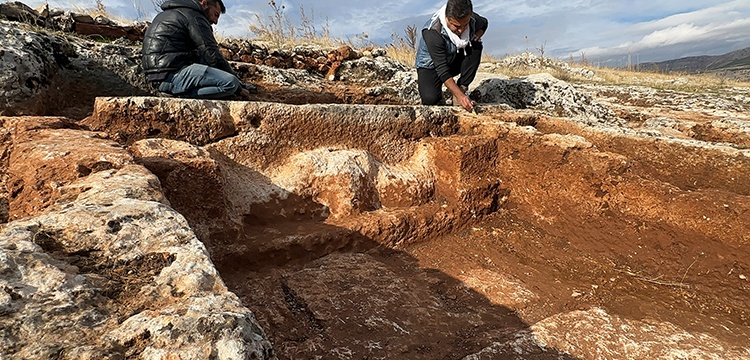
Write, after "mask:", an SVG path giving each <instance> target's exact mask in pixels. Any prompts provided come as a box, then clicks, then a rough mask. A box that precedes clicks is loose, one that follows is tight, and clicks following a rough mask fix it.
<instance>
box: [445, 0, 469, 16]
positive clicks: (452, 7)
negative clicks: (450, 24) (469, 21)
mask: <svg viewBox="0 0 750 360" xmlns="http://www.w3.org/2000/svg"><path fill="white" fill-rule="evenodd" d="M472 13H474V10H473V7H472V5H471V0H448V5H446V6H445V17H449V18H452V19H463V18H465V17H467V16H471V14H472Z"/></svg>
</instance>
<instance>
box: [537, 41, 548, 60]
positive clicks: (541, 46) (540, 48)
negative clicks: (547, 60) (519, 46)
mask: <svg viewBox="0 0 750 360" xmlns="http://www.w3.org/2000/svg"><path fill="white" fill-rule="evenodd" d="M546 46H547V40H544V43H543V44H542V45H540V46H539V47H538V48H536V49H537V51H539V56H540V57H541V58H542V59H544V48H545V47H546Z"/></svg>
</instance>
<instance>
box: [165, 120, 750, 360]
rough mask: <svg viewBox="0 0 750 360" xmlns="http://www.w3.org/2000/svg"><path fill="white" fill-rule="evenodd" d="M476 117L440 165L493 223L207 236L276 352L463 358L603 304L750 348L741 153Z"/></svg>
mask: <svg viewBox="0 0 750 360" xmlns="http://www.w3.org/2000/svg"><path fill="white" fill-rule="evenodd" d="M686 116H690V114H687V115H686ZM462 117H463V119H462V121H461V123H462V129H463V130H462V132H461V133H459V134H458V135H455V136H452V137H449V138H445V139H444V140H437V141H444V142H445V144H446V148H449V147H450V146H455V147H456V149H461V150H459V151H458V154H459V155H457V156H453V157H451V154H450V153H445V154H442V155H441V156H440V157H439V158H440V159H443V161H445V162H446V164H442V165H439V166H442V167H444V168H446V169H450V170H446V171H455V174H454V176H456V177H457V178H461V181H462V183H463V186H464V187H466V188H473V189H484V190H477V191H479V193H480V194H478V195H476V196H475V199H487V198H488V196H489V195H490V193H494V194H495V195H496V200H498V199H499V201H501V203H500V204H498V205H499V206H489V207H484V208H483V209H484V211H485V214H478V215H479V216H471V215H470V212H467V211H466V210H465V209H461V205H459V203H460V201H457V199H455V198H451V196H449V195H445V194H443V195H445V196H442V197H441V196H436V197H435V198H434V199H433V200H432V201H431V203H429V204H426V205H422V206H419V207H412V208H403V209H390V210H388V211H376V212H373V213H367V214H361V215H356V216H352V217H348V218H339V219H325V218H310V219H307V220H302V219H297V220H283V221H280V220H278V219H276V220H274V219H272V218H271V219H263V220H259V219H257V218H248V219H247V222H246V223H245V224H244V226H243V227H242V228H241V229H240V230H238V231H239V232H233V233H231V235H230V237H228V238H227V237H222V235H219V236H218V237H213V238H212V239H209V240H207V241H206V243H207V245H208V246H209V250H210V252H211V253H212V256H213V257H214V261H215V263H216V266H217V267H218V268H219V270H220V271H221V273H222V275H223V276H224V279H225V281H226V282H227V283H228V285H229V287H230V288H231V289H232V291H234V292H235V293H236V294H238V295H239V296H240V297H241V299H242V300H243V302H244V303H245V304H246V305H247V306H248V307H250V308H251V309H252V311H253V312H254V314H255V315H256V317H257V318H258V320H259V321H260V323H261V324H262V325H263V327H264V329H265V330H266V332H267V334H268V335H269V337H270V338H271V341H272V343H273V344H274V346H275V351H276V353H277V355H278V356H279V358H281V359H297V358H311V359H312V358H321V359H324V358H393V357H394V356H395V357H399V358H405V359H460V358H463V357H464V356H467V355H469V354H473V353H477V352H479V351H481V350H482V349H483V348H485V347H487V346H489V345H490V344H491V343H493V342H505V341H511V340H513V339H514V336H515V334H516V333H517V332H518V331H521V330H523V329H527V328H528V327H529V326H530V325H531V324H534V323H536V322H538V321H540V320H543V319H545V318H548V317H550V316H552V315H555V314H560V313H565V312H569V311H573V310H579V309H580V310H585V309H591V308H592V307H599V308H602V309H605V310H606V311H607V312H608V313H609V314H612V315H617V316H619V317H622V318H627V319H633V320H642V321H645V322H653V321H655V322H669V323H672V324H675V325H677V326H678V327H680V328H682V329H684V330H685V331H688V332H690V333H705V334H709V335H711V336H714V337H715V338H717V339H719V340H720V341H724V342H725V343H727V344H734V346H740V345H743V344H745V339H747V337H748V336H749V335H750V323H749V320H750V319H749V318H748V316H750V312H749V311H750V297H748V296H747V294H748V290H750V284H748V282H747V280H746V276H750V275H749V274H750V257H748V256H747V255H748V253H747V250H746V245H747V242H748V240H750V232H748V230H749V229H748V224H747V222H746V215H747V214H748V210H750V199H748V197H747V195H748V194H750V187H748V184H750V182H748V181H746V180H748V179H747V177H748V173H747V172H745V170H747V164H746V163H741V164H738V165H737V166H736V167H726V166H725V165H726V164H727V163H731V162H733V161H736V162H741V161H743V160H742V159H737V158H733V155H731V154H722V153H721V152H720V151H713V150H707V151H705V152H703V153H700V154H699V153H694V154H691V153H690V151H691V150H690V148H685V147H683V146H681V145H680V146H677V145H674V146H673V145H670V144H668V143H665V142H662V141H659V140H653V139H651V140H648V139H647V140H643V139H631V138H628V137H622V136H620V137H617V136H609V135H607V134H603V133H599V132H596V131H593V130H587V129H585V128H582V127H578V126H576V125H574V124H571V123H570V122H567V121H562V120H559V119H554V118H545V117H534V118H533V120H530V118H529V117H528V115H515V114H512V113H503V112H499V113H498V112H495V113H493V114H485V115H481V116H476V115H463V116H462ZM515 123H522V124H527V123H534V124H535V126H536V128H537V129H538V130H540V131H541V133H535V132H530V131H528V130H524V128H520V127H518V126H516V125H515ZM544 134H547V135H544ZM566 134H576V135H578V136H582V138H576V137H570V136H565V135H566ZM584 138H585V140H584ZM478 139H479V141H478ZM482 141H483V142H485V143H486V144H485V145H486V146H476V144H477V143H481V142H482ZM469 148H472V149H474V150H467V149H469ZM695 151H698V150H695ZM686 152H687V153H686ZM740 158H741V156H740ZM707 159H708V160H707ZM714 160H715V161H714ZM717 171H721V172H722V175H720V176H717V173H716V172H717ZM485 176H487V177H494V178H495V179H499V180H500V181H501V185H500V187H499V188H497V187H487V186H485V185H484V184H485V182H486V178H483V177H485ZM184 190H185V191H186V192H188V193H189V192H191V191H197V190H198V189H195V190H190V189H184ZM498 195H499V198H498V197H497V196H498ZM441 204H442V205H441ZM175 206H178V207H179V204H176V205H175ZM187 207H188V208H187V209H184V212H185V213H190V211H191V210H190V209H189V208H190V207H189V206H187ZM404 219H406V220H404ZM394 221H395V222H399V221H400V222H401V223H399V224H396V223H394ZM404 229H408V230H404ZM394 233H395V234H396V235H395V236H394V235H393V234H394ZM226 235H227V234H224V236H226ZM288 236H297V237H301V238H304V239H302V240H297V241H296V242H292V243H287V245H284V244H285V243H284V242H283V241H280V240H279V239H281V238H287V237H288ZM238 248H241V249H245V250H242V251H239V252H237V251H236V250H237V249H238ZM654 346H656V347H658V344H657V345H654ZM591 351H592V352H594V350H591ZM511 355H512V354H506V355H503V356H501V357H500V358H506V357H511ZM528 358H537V359H558V358H574V357H573V356H570V355H567V354H565V353H562V352H560V351H557V350H555V349H554V348H546V349H544V350H543V351H542V350H540V351H539V352H538V353H536V354H534V355H533V356H531V355H529V356H528Z"/></svg>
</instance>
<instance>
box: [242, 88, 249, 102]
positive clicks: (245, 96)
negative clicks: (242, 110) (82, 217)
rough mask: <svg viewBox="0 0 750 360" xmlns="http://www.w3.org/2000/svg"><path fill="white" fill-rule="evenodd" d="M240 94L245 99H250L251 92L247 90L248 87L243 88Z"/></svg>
mask: <svg viewBox="0 0 750 360" xmlns="http://www.w3.org/2000/svg"><path fill="white" fill-rule="evenodd" d="M240 96H242V98H243V99H245V100H250V92H249V91H247V89H244V88H243V89H242V90H240Z"/></svg>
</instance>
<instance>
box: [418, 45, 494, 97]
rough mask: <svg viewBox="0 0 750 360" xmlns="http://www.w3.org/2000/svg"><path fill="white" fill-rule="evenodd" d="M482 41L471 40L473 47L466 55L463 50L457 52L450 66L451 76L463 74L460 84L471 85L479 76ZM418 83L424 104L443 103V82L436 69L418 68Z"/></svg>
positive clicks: (467, 50) (458, 82) (459, 79)
mask: <svg viewBox="0 0 750 360" xmlns="http://www.w3.org/2000/svg"><path fill="white" fill-rule="evenodd" d="M482 48H483V46H482V43H480V42H473V41H472V42H471V48H466V53H467V54H466V55H464V52H463V50H461V51H459V52H458V53H457V54H456V57H455V58H454V59H453V62H452V63H450V64H449V65H448V66H449V68H450V70H449V71H450V74H451V76H456V75H458V74H461V77H459V78H458V81H456V83H457V84H458V85H459V86H464V87H466V88H468V87H469V84H471V82H472V81H474V77H476V76H477V70H479V63H480V62H482ZM417 85H418V87H419V97H420V98H422V104H423V105H438V104H443V103H444V101H443V82H442V81H440V78H439V77H438V74H437V71H435V69H423V68H417Z"/></svg>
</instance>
